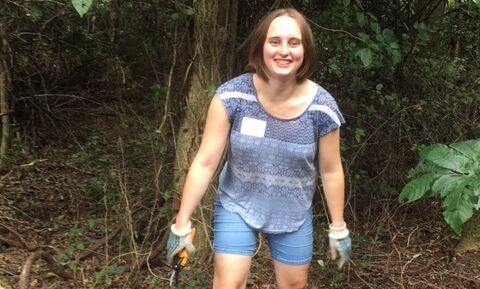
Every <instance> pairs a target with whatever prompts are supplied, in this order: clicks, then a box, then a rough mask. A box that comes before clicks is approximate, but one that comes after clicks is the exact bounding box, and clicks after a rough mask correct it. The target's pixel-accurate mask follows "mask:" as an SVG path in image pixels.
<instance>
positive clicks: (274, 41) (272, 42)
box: [270, 40, 280, 46]
mask: <svg viewBox="0 0 480 289" xmlns="http://www.w3.org/2000/svg"><path fill="white" fill-rule="evenodd" d="M270 44H271V45H273V46H277V45H280V41H278V40H270Z"/></svg>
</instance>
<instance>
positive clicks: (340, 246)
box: [328, 224, 352, 269]
mask: <svg viewBox="0 0 480 289" xmlns="http://www.w3.org/2000/svg"><path fill="white" fill-rule="evenodd" d="M349 233H350V232H349V231H348V229H347V224H345V225H343V226H342V227H339V228H332V226H330V230H329V232H328V241H329V242H328V243H329V245H330V254H331V255H332V260H337V258H338V261H337V262H336V263H337V266H338V268H339V269H341V268H342V267H343V265H345V263H347V262H348V260H349V259H350V253H351V251H352V240H351V239H350V237H349Z"/></svg>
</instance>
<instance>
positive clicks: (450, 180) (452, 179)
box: [432, 175, 472, 197]
mask: <svg viewBox="0 0 480 289" xmlns="http://www.w3.org/2000/svg"><path fill="white" fill-rule="evenodd" d="M471 181H472V178H471V177H470V176H466V175H443V176H441V177H439V178H438V179H437V180H436V181H435V183H434V184H433V185H432V191H435V192H437V193H439V194H440V195H441V196H442V197H445V196H447V195H449V194H461V193H462V192H463V191H464V190H466V186H467V185H468V184H469V183H470V182H471Z"/></svg>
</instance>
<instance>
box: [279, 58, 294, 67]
mask: <svg viewBox="0 0 480 289" xmlns="http://www.w3.org/2000/svg"><path fill="white" fill-rule="evenodd" d="M275 63H276V64H278V65H280V66H287V65H289V64H290V63H292V61H291V60H288V59H275Z"/></svg>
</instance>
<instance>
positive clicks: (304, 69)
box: [247, 8, 317, 82]
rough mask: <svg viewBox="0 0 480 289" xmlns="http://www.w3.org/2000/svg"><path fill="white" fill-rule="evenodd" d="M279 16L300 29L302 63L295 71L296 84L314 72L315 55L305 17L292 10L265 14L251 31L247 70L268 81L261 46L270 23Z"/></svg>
mask: <svg viewBox="0 0 480 289" xmlns="http://www.w3.org/2000/svg"><path fill="white" fill-rule="evenodd" d="M280 16H288V17H291V18H293V19H294V20H295V21H296V22H297V24H298V26H299V27H300V33H301V35H302V44H303V49H304V58H303V63H302V65H301V66H300V68H299V69H298V71H297V82H301V81H303V80H305V79H307V78H308V77H310V76H311V75H312V74H313V73H314V72H315V70H316V67H315V66H316V63H317V55H316V53H315V43H314V40H313V34H312V30H311V28H310V25H309V24H308V22H307V20H306V19H305V17H304V16H303V15H302V14H301V13H300V12H298V11H297V10H295V9H293V8H285V9H277V10H274V11H272V12H270V13H269V14H267V15H266V16H265V17H264V18H263V19H262V20H261V21H260V23H258V24H257V26H256V27H255V29H254V30H253V32H252V34H251V35H250V36H251V39H250V50H249V53H248V64H247V69H248V70H249V71H251V72H255V73H257V74H258V75H259V76H260V77H261V78H263V79H264V80H267V81H268V76H267V73H266V70H267V67H266V65H265V62H264V61H263V45H264V43H265V40H266V38H267V33H268V28H269V27H270V24H271V23H272V21H273V20H274V19H275V18H277V17H280Z"/></svg>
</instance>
